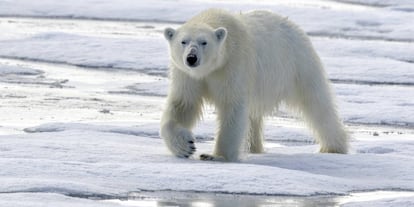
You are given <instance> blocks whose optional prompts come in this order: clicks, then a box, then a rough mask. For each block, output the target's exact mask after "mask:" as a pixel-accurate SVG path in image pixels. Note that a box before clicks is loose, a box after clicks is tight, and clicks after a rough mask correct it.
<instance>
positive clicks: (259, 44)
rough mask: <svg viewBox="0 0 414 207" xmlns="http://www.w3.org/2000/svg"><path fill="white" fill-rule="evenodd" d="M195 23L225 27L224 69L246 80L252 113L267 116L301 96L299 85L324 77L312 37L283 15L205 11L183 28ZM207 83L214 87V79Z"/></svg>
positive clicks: (218, 10)
mask: <svg viewBox="0 0 414 207" xmlns="http://www.w3.org/2000/svg"><path fill="white" fill-rule="evenodd" d="M199 24H204V25H207V26H209V27H211V28H218V27H224V28H226V29H227V31H228V35H227V40H226V43H225V44H226V46H225V50H224V51H223V55H225V56H226V57H225V58H226V59H227V60H228V62H227V63H226V64H225V65H224V66H223V68H225V70H231V71H230V72H229V73H230V74H229V75H228V76H230V77H232V78H234V77H238V78H240V81H242V82H245V85H246V88H245V90H246V93H248V97H249V102H250V103H251V104H249V107H250V108H249V111H250V114H252V115H254V114H257V115H258V116H261V115H263V114H270V113H272V112H273V111H274V110H275V108H277V105H279V103H280V102H281V101H282V100H284V101H286V100H290V99H296V98H297V96H300V95H298V94H299V93H300V92H301V91H303V90H302V89H303V87H317V86H315V84H313V83H318V82H325V81H326V80H324V79H325V74H324V71H323V68H322V65H321V63H320V60H319V57H318V56H317V54H316V53H315V51H314V49H313V47H312V44H311V42H310V40H309V39H308V37H307V36H306V34H305V33H304V32H303V31H302V30H301V29H300V28H299V27H298V26H296V25H295V24H294V23H292V22H291V21H289V20H288V18H286V17H281V16H279V15H277V14H274V13H272V12H268V11H261V10H257V11H252V12H247V13H235V14H233V13H230V12H228V11H225V10H221V9H209V10H206V11H203V12H202V13H200V14H198V15H197V16H194V17H193V18H191V19H190V20H189V21H188V22H186V23H185V24H184V25H183V26H182V28H183V29H186V28H189V29H191V28H193V27H194V26H196V25H199ZM218 71H220V70H218ZM235 73H238V74H237V75H234V74H235ZM240 73H241V74H243V75H240ZM302 77H303V78H302ZM309 80H312V82H313V83H309ZM210 85H212V87H215V86H217V83H214V84H210ZM209 91H212V92H217V91H220V90H217V89H211V90H209ZM213 96H214V95H213ZM215 96H219V95H215ZM292 102H295V100H293V101H292ZM275 106H276V107H275Z"/></svg>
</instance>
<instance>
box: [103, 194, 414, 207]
mask: <svg viewBox="0 0 414 207" xmlns="http://www.w3.org/2000/svg"><path fill="white" fill-rule="evenodd" d="M407 196H414V192H399V191H373V192H364V193H352V194H350V195H348V196H262V195H260V196H259V195H232V194H212V193H187V192H137V193H132V194H130V196H129V198H128V199H124V200H117V199H112V200H106V201H105V202H112V203H117V204H121V205H125V206H139V207H324V206H341V205H342V204H345V203H350V202H364V201H375V200H379V199H385V198H401V197H407Z"/></svg>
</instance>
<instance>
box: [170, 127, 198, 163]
mask: <svg viewBox="0 0 414 207" xmlns="http://www.w3.org/2000/svg"><path fill="white" fill-rule="evenodd" d="M165 141H166V142H167V146H168V148H169V149H170V151H171V152H172V153H173V154H174V155H175V156H177V157H181V158H189V157H190V156H191V155H192V154H194V152H195V151H196V147H195V144H194V138H193V135H192V133H191V132H190V131H188V130H186V129H181V130H179V131H178V132H176V133H175V135H172V136H170V138H169V139H166V140H165Z"/></svg>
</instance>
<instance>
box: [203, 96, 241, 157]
mask: <svg viewBox="0 0 414 207" xmlns="http://www.w3.org/2000/svg"><path fill="white" fill-rule="evenodd" d="M217 109H218V122H219V131H218V134H217V138H216V145H215V149H214V154H213V155H209V154H202V155H201V156H200V159H201V160H211V161H229V162H234V161H237V160H239V158H240V153H241V150H242V146H243V144H244V141H245V139H246V137H247V131H248V129H247V128H248V112H247V111H248V110H247V106H246V104H245V102H244V101H240V102H236V103H234V104H226V105H223V106H217Z"/></svg>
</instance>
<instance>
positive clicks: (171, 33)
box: [164, 27, 175, 40]
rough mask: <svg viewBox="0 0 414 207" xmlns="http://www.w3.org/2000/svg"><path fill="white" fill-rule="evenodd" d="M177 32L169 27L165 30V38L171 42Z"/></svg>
mask: <svg viewBox="0 0 414 207" xmlns="http://www.w3.org/2000/svg"><path fill="white" fill-rule="evenodd" d="M174 34H175V30H174V29H173V28H170V27H167V28H165V30H164V37H165V39H167V40H171V39H172V38H173V37H174Z"/></svg>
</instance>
